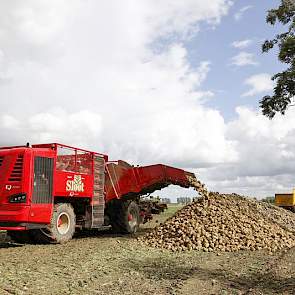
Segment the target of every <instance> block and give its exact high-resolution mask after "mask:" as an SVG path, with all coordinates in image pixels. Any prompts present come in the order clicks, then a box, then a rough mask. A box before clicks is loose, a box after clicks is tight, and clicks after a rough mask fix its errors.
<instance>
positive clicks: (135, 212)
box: [111, 200, 140, 234]
mask: <svg viewBox="0 0 295 295" xmlns="http://www.w3.org/2000/svg"><path fill="white" fill-rule="evenodd" d="M111 224H112V228H113V230H114V231H115V232H119V233H124V234H134V233H136V232H137V230H138V228H139V224H140V214H139V207H138V205H137V204H136V203H135V202H133V201H120V200H118V201H117V202H116V204H115V206H114V210H112V216H111Z"/></svg>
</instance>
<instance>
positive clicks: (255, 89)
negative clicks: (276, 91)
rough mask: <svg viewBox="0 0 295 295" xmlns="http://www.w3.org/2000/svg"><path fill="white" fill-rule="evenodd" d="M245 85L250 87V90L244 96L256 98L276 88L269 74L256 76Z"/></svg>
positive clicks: (247, 80) (250, 78)
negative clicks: (257, 95) (255, 96)
mask: <svg viewBox="0 0 295 295" xmlns="http://www.w3.org/2000/svg"><path fill="white" fill-rule="evenodd" d="M245 84H246V85H248V86H250V89H249V90H248V91H247V92H245V93H244V94H243V96H254V95H256V94H260V93H263V92H266V91H271V90H272V89H273V87H274V82H273V81H272V80H271V76H270V75H269V74H265V73H262V74H256V75H253V76H251V77H249V78H248V79H246V81H245Z"/></svg>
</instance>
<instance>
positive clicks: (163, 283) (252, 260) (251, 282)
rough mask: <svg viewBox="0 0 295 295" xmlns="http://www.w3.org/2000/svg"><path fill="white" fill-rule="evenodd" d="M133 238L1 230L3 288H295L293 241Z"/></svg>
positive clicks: (209, 291) (149, 291)
mask: <svg viewBox="0 0 295 295" xmlns="http://www.w3.org/2000/svg"><path fill="white" fill-rule="evenodd" d="M178 208H179V207H177V206H174V205H171V206H169V208H168V211H166V212H165V213H164V214H163V215H160V216H156V219H155V220H154V221H152V222H150V223H147V224H145V225H144V226H143V227H142V229H141V231H140V232H139V233H138V235H137V236H135V237H130V236H129V237H126V236H117V235H113V234H110V233H109V232H100V233H97V234H94V233H93V232H92V233H85V234H83V235H78V236H77V237H76V238H75V239H73V240H72V241H70V242H69V243H67V244H64V245H19V244H14V243H9V242H7V241H5V240H4V236H3V237H2V242H1V244H0V271H1V276H0V294H46V295H47V294H120V295H122V294H160V295H161V294H163V295H164V294H294V292H293V291H294V289H295V258H294V257H295V248H291V249H287V248H286V249H284V250H277V251H275V252H273V253H272V254H270V253H269V251H264V250H262V251H247V250H245V251H238V252H221V253H218V254H216V253H214V252H203V251H186V252H171V251H169V250H165V249H156V248H153V247H148V246H145V245H140V244H139V243H138V241H137V238H138V237H139V236H143V235H145V234H146V232H147V231H151V230H152V229H153V227H154V226H156V225H158V224H160V223H163V222H164V221H165V219H167V218H169V217H170V216H171V215H172V214H173V213H174V212H175V211H176V210H177V209H178Z"/></svg>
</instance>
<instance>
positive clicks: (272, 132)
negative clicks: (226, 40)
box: [0, 0, 295, 192]
mask: <svg viewBox="0 0 295 295" xmlns="http://www.w3.org/2000/svg"><path fill="white" fill-rule="evenodd" d="M168 3H169V5H168ZM230 5H231V1H226V0H212V1H205V0H198V1H195V0H185V1H156V0H153V1H150V0H146V1H135V0H126V1H79V0H73V1H71V6H70V7H68V6H69V5H68V2H67V1H60V0H53V1H50V2H48V1H45V0H44V1H43V0H42V1H33V0H29V1H26V3H25V4H24V3H23V2H21V1H9V2H8V1H6V2H4V1H2V2H1V4H0V28H1V29H0V44H1V48H0V50H1V52H2V54H1V61H0V62H1V70H0V72H1V73H2V69H4V70H3V73H4V72H5V77H9V79H6V80H5V81H4V83H2V82H3V81H2V80H1V78H0V97H1V99H0V123H1V124H0V134H1V142H0V144H1V145H2V144H3V145H8V144H22V143H26V142H27V141H30V142H31V143H34V142H35V143H36V142H45V141H46V142H49V141H61V142H63V143H66V144H70V145H71V144H72V145H76V146H81V147H84V148H89V149H92V150H95V151H99V152H104V153H107V154H109V155H110V158H111V159H119V158H121V159H124V160H127V161H130V162H132V163H134V164H137V163H139V164H142V163H145V164H146V163H152V164H153V163H157V162H162V163H167V164H172V165H176V166H179V167H187V168H188V169H193V168H195V169H198V171H199V172H200V178H201V179H203V180H208V183H209V185H210V188H212V189H219V188H221V189H224V190H228V189H229V188H233V189H235V190H236V191H238V188H239V187H240V188H243V187H246V185H248V186H249V189H251V187H252V188H253V190H254V188H257V191H258V190H259V191H260V192H261V191H263V192H266V191H267V192H269V191H271V190H272V189H275V188H276V187H275V185H276V183H278V182H279V181H281V185H282V186H284V187H287V186H288V185H289V183H290V179H291V177H289V176H290V175H291V173H293V174H294V167H295V165H294V150H295V149H294V148H295V146H294V138H295V136H294V133H295V131H294V128H293V126H295V122H294V121H293V120H294V119H293V117H294V116H292V115H287V116H286V117H284V118H281V117H278V119H276V118H275V119H274V120H272V121H268V120H267V119H266V118H264V117H261V116H260V115H257V114H256V113H255V112H253V111H251V110H248V109H245V108H239V109H238V110H237V112H238V113H237V114H238V119H236V120H234V121H232V122H230V123H227V122H225V120H224V118H223V117H222V115H221V114H220V112H219V111H217V110H214V109H211V108H208V107H206V106H204V103H203V102H204V100H205V99H210V97H211V96H212V95H213V93H212V92H210V90H207V89H203V88H202V83H203V81H204V79H206V77H207V75H208V73H209V70H210V61H202V60H199V61H198V63H199V66H198V67H192V66H191V64H190V63H189V61H188V52H187V49H186V48H185V46H184V45H183V44H182V40H183V39H186V38H187V36H188V35H190V34H192V33H194V32H197V31H198V30H199V29H200V27H199V25H200V23H202V22H206V23H208V24H213V25H216V24H218V22H219V21H220V19H221V18H222V16H224V15H226V13H227V12H228V9H229V7H230ZM159 40H160V41H159ZM163 40H164V41H165V42H161V41H163ZM159 48H160V49H159ZM243 60H244V61H243ZM249 61H250V64H255V62H254V61H253V56H250V57H249V56H247V55H246V57H245V56H244V59H242V62H241V61H240V62H239V63H238V65H243V64H249ZM241 63H242V64H241ZM293 115H294V114H293ZM284 120H286V121H284ZM265 151H266V152H265ZM201 167H203V168H202V169H201V170H200V168H201ZM283 173H286V175H285V176H284V175H283ZM283 176H284V177H283ZM264 180H265V181H267V183H265V184H264V186H263V185H262V184H263V181H264ZM271 183H273V184H272V186H271V185H270V184H271Z"/></svg>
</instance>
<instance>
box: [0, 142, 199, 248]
mask: <svg viewBox="0 0 295 295" xmlns="http://www.w3.org/2000/svg"><path fill="white" fill-rule="evenodd" d="M191 177H195V176H194V174H192V173H189V172H186V171H184V170H181V169H177V168H173V167H169V166H165V165H161V164H158V165H151V166H145V167H134V166H131V165H129V164H127V163H126V162H124V161H117V162H109V161H108V157H107V156H106V155H103V154H100V153H95V152H90V151H86V150H82V149H78V148H73V147H70V146H66V145H62V144H57V143H53V144H38V145H33V146H32V147H29V146H28V145H27V146H13V147H3V148H0V230H7V233H8V235H9V236H10V237H11V238H12V239H13V240H15V241H16V242H27V241H28V240H32V241H35V242H56V243H62V242H66V241H68V240H70V239H71V238H72V236H73V234H74V232H75V230H76V228H80V229H93V228H102V227H103V226H106V225H111V226H112V228H113V230H114V231H116V232H120V233H134V232H136V230H137V229H138V227H139V224H140V223H141V222H143V221H145V219H146V218H148V217H149V216H150V212H147V211H146V209H145V208H144V207H143V206H141V203H140V196H142V195H145V194H148V193H152V192H153V191H155V190H158V189H162V188H164V187H166V186H168V185H169V184H175V185H179V186H181V187H189V186H190V181H189V178H191Z"/></svg>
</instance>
